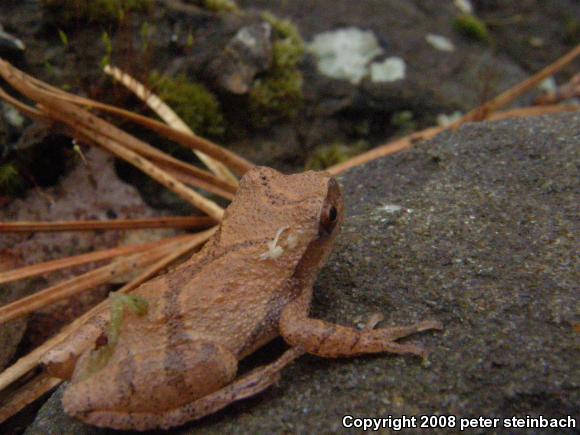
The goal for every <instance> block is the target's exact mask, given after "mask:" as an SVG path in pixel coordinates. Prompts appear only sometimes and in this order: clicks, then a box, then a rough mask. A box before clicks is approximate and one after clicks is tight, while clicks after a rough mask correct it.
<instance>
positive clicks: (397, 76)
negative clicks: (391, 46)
mask: <svg viewBox="0 0 580 435" xmlns="http://www.w3.org/2000/svg"><path fill="white" fill-rule="evenodd" d="M405 71H406V64H405V61H404V60H403V59H401V58H400V57H389V58H387V59H385V60H384V61H383V62H374V63H373V64H371V81H373V82H375V83H385V82H396V81H397V80H402V79H404V78H405Z"/></svg>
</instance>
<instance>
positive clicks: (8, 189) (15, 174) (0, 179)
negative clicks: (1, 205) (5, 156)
mask: <svg viewBox="0 0 580 435" xmlns="http://www.w3.org/2000/svg"><path fill="white" fill-rule="evenodd" d="M22 186H23V182H22V177H21V176H20V171H19V170H18V168H17V167H16V165H15V164H14V163H5V164H3V165H0V195H6V196H12V195H14V194H16V193H18V192H19V191H20V189H21V188H22Z"/></svg>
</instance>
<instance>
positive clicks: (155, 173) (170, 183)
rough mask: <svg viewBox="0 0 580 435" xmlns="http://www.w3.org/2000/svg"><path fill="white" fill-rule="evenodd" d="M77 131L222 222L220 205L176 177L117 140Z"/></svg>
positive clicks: (83, 130) (78, 127)
mask: <svg viewBox="0 0 580 435" xmlns="http://www.w3.org/2000/svg"><path fill="white" fill-rule="evenodd" d="M54 116H55V118H58V117H59V116H60V115H57V114H56V113H55V114H54ZM76 130H77V131H79V132H80V133H81V134H82V135H83V137H85V138H86V137H90V138H91V139H90V140H91V142H95V143H97V144H98V145H100V146H101V147H103V148H105V149H106V150H107V151H109V152H110V153H112V154H114V155H115V156H117V157H120V158H121V159H123V160H125V161H126V162H128V163H130V164H132V165H133V166H135V167H136V168H138V169H139V170H141V171H142V172H144V173H146V174H147V175H149V177H151V178H153V179H154V180H155V181H157V182H159V183H160V184H162V185H163V186H165V187H167V188H168V189H169V190H171V191H172V192H174V193H175V194H177V195H178V196H179V197H180V198H182V199H184V200H185V201H187V202H188V203H190V204H191V205H193V206H194V207H196V208H198V209H199V210H201V211H203V212H204V213H207V214H208V215H209V216H211V217H212V218H213V219H215V220H216V221H218V222H220V221H221V220H222V217H223V213H224V210H223V209H222V208H221V207H220V206H219V205H217V204H216V203H215V202H213V201H211V200H209V199H207V198H205V197H203V196H202V195H200V194H199V193H197V192H196V191H194V190H191V189H190V188H189V187H187V186H186V185H185V184H183V183H182V182H181V181H179V180H177V179H176V178H175V177H172V176H171V175H169V174H168V173H167V172H166V171H164V170H163V169H161V168H160V167H158V166H156V165H154V164H153V163H151V162H150V161H149V160H147V159H146V158H144V157H141V156H140V155H139V154H137V153H136V152H134V151H131V150H130V149H128V148H126V147H124V146H123V145H122V144H120V143H119V142H117V141H116V140H114V139H111V138H109V137H107V136H104V135H102V134H100V133H97V132H96V131H90V130H88V129H85V128H83V127H80V126H77V127H76Z"/></svg>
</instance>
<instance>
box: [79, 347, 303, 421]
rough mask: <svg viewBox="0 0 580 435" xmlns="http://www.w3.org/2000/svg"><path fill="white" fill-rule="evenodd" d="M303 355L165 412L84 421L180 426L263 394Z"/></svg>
mask: <svg viewBox="0 0 580 435" xmlns="http://www.w3.org/2000/svg"><path fill="white" fill-rule="evenodd" d="M303 354H304V350H302V349H301V348H291V349H289V350H287V351H286V352H285V353H284V354H283V355H282V356H281V357H280V358H279V359H278V360H276V361H274V362H273V363H271V364H268V365H266V366H263V367H260V368H258V369H256V370H254V371H252V372H251V373H249V374H247V375H246V376H243V377H241V378H240V379H238V380H236V381H234V382H232V383H231V384H229V385H226V386H225V387H223V388H221V389H219V390H217V391H214V392H212V393H209V394H207V395H205V396H203V397H201V398H199V399H197V400H193V401H191V402H190V403H186V404H184V405H181V406H179V407H175V408H173V409H170V410H167V411H165V412H162V413H160V412H157V413H155V412H138V411H133V412H123V411H120V410H118V411H114V410H100V411H92V412H91V413H90V418H87V417H89V416H85V417H84V418H83V417H81V418H82V419H83V420H84V421H86V422H88V423H90V424H94V425H97V426H105V427H111V428H115V429H131V430H152V429H158V428H162V429H168V428H171V427H175V426H179V425H182V424H184V423H187V422H189V421H193V420H197V419H200V418H202V417H204V416H206V415H209V414H213V413H214V412H217V411H219V410H220V409H222V408H225V407H226V406H227V405H229V404H231V403H232V402H235V401H238V400H241V399H245V398H247V397H251V396H253V395H255V394H258V393H260V392H262V391H264V390H265V389H266V388H268V387H270V386H271V385H273V384H275V383H276V382H277V381H278V380H279V379H280V372H281V371H282V369H283V368H284V367H286V366H287V365H288V364H290V363H291V362H292V361H294V360H295V359H296V358H298V357H300V356H301V355H303Z"/></svg>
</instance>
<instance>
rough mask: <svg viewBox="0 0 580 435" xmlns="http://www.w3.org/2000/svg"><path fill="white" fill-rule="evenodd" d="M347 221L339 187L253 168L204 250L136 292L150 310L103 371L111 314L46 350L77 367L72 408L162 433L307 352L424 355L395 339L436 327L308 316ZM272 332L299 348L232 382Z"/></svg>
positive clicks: (64, 368)
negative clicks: (367, 324)
mask: <svg viewBox="0 0 580 435" xmlns="http://www.w3.org/2000/svg"><path fill="white" fill-rule="evenodd" d="M342 216H343V208H342V197H341V193H340V190H339V188H338V184H337V183H336V181H335V180H334V179H332V178H331V177H330V176H328V175H326V174H324V173H315V172H306V173H302V174H296V175H290V176H284V175H282V174H280V173H278V172H276V171H274V170H272V169H268V168H256V169H253V170H251V171H249V172H248V173H247V174H246V175H245V176H244V177H243V179H242V181H241V183H240V189H239V191H238V193H237V195H236V197H235V199H234V201H233V202H232V204H231V205H230V206H229V207H228V209H227V211H226V213H225V216H224V220H223V222H222V224H221V226H220V228H219V230H218V231H217V232H216V234H215V235H214V237H213V238H212V239H211V240H210V241H209V242H208V243H207V244H206V246H205V247H204V249H202V251H200V252H199V253H198V254H197V255H194V256H193V257H192V258H191V259H190V260H188V261H187V262H185V263H184V264H182V265H181V266H180V267H178V268H176V269H174V270H173V271H171V272H169V273H167V274H165V275H163V276H160V277H158V278H156V279H154V280H151V281H149V282H147V283H145V284H143V285H142V286H141V287H139V288H138V289H136V290H135V291H134V292H132V294H134V295H138V296H141V297H142V298H144V299H146V300H147V302H148V306H149V309H148V312H147V314H146V315H145V316H142V317H139V316H137V315H135V314H131V313H126V317H125V320H124V322H123V325H122V329H121V331H120V335H119V341H118V344H117V345H116V347H115V351H114V353H113V355H112V357H111V359H110V360H109V361H108V362H107V364H106V365H105V367H104V368H102V369H101V370H99V371H97V372H96V373H94V374H92V375H90V376H88V377H87V375H86V365H87V360H88V358H89V354H90V352H91V350H92V349H94V348H95V347H96V346H98V345H96V343H99V342H102V337H103V336H104V330H105V327H106V325H107V322H108V315H107V314H101V315H99V316H97V317H96V318H95V319H94V320H93V321H92V322H91V323H89V324H88V325H86V326H85V327H84V328H83V329H82V330H81V331H79V332H78V333H77V334H76V335H75V336H74V337H71V339H70V340H69V341H68V342H67V343H65V344H63V345H61V346H60V347H59V348H56V349H54V350H53V351H51V352H50V353H49V354H48V355H47V357H46V358H45V361H46V363H47V366H48V369H49V371H51V373H53V374H55V375H59V376H61V377H65V378H68V377H70V376H71V374H72V381H71V384H70V385H69V386H68V388H67V390H66V391H65V394H64V397H63V404H64V408H65V410H66V412H67V413H69V414H70V415H73V416H75V417H77V418H79V419H81V420H83V421H85V422H87V423H90V424H94V425H97V426H106V427H112V428H117V429H137V430H146V429H154V428H158V427H163V428H167V427H171V426H176V425H179V424H183V423H185V422H187V421H189V420H193V419H196V418H200V417H202V416H204V415H207V414H210V413H212V412H215V411H217V410H219V409H221V408H223V407H224V406H226V405H228V404H229V403H231V402H233V401H235V400H239V399H242V398H245V397H249V396H251V395H254V394H256V393H258V392H260V391H262V390H264V389H265V388H267V387H268V386H270V385H272V384H273V383H274V382H275V381H276V380H277V379H278V377H279V372H280V371H281V369H282V368H283V367H284V366H285V365H287V364H288V363H290V362H291V361H293V360H294V359H295V358H297V357H298V356H300V355H301V354H303V353H304V352H308V353H313V354H317V355H320V356H326V357H339V356H353V355H359V354H364V353H374V352H393V353H411V354H418V355H423V353H424V351H423V350H422V349H421V348H419V347H417V346H414V345H410V344H405V345H403V344H398V343H396V342H395V340H396V339H398V338H401V337H404V336H407V335H409V334H412V333H415V332H418V331H423V330H427V329H435V328H439V327H440V325H439V324H438V323H437V322H423V323H420V324H416V325H412V326H407V327H398V328H384V329H377V330H364V331H358V330H356V329H353V328H348V327H344V326H338V325H334V324H330V323H327V322H323V321H320V320H314V319H310V318H308V311H309V307H310V300H311V297H312V286H313V284H314V281H315V279H316V276H317V274H318V271H319V269H320V268H321V266H322V265H323V263H324V261H325V260H326V258H327V256H328V254H329V253H330V250H331V248H332V245H333V241H334V239H335V237H336V234H337V230H338V227H339V225H340V222H341V220H342ZM277 335H282V336H283V337H284V338H285V340H286V341H287V342H288V343H289V344H290V345H291V346H293V347H292V348H291V349H290V350H288V351H287V352H286V353H285V354H284V355H282V357H280V359H279V360H277V361H275V362H274V363H272V364H270V365H267V366H264V367H262V368H260V369H258V370H255V371H254V372H252V373H251V374H249V375H247V376H245V377H242V378H239V379H236V371H237V363H238V361H239V360H240V359H242V358H244V357H245V356H247V355H249V354H251V353H252V352H254V351H255V350H256V349H258V348H259V347H261V346H262V345H264V344H265V343H267V342H268V341H270V340H271V339H273V338H274V337H276V336H277ZM79 356H80V357H79ZM73 369H74V373H73Z"/></svg>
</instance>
